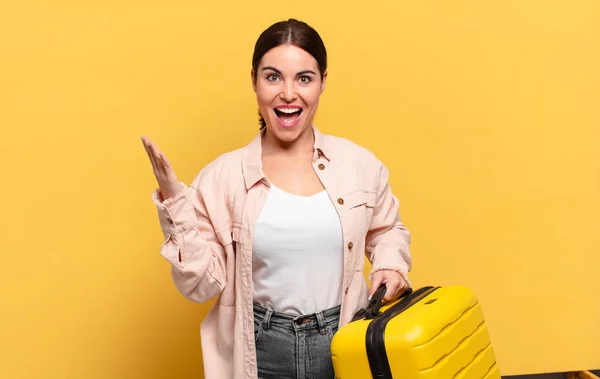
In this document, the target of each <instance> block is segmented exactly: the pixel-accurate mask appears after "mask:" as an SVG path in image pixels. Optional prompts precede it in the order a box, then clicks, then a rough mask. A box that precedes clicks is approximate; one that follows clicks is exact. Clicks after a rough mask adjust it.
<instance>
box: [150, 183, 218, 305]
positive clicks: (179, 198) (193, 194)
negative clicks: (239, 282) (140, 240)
mask: <svg viewBox="0 0 600 379" xmlns="http://www.w3.org/2000/svg"><path fill="white" fill-rule="evenodd" d="M152 200H153V202H154V204H155V205H156V208H157V211H158V219H159V223H160V227H161V230H162V232H163V235H164V242H163V243H162V245H161V248H160V252H161V255H162V256H163V257H164V258H165V259H166V260H167V261H169V263H171V274H172V278H173V282H174V284H175V286H176V287H177V289H178V290H179V292H181V294H183V295H184V296H185V297H186V298H187V299H189V300H192V301H195V302H198V303H202V302H205V301H208V300H210V299H211V298H213V297H214V296H216V295H218V294H219V293H220V292H221V291H222V290H223V288H224V286H225V282H226V268H225V262H226V253H225V248H224V247H223V245H221V243H220V242H219V240H218V238H217V235H216V232H215V229H214V227H213V224H212V222H211V220H210V218H209V217H208V212H207V210H206V206H205V203H204V196H203V193H202V192H201V191H200V190H198V189H197V188H194V187H193V186H186V185H185V184H183V183H182V190H181V191H180V192H179V193H178V194H177V195H175V196H174V197H172V198H169V199H167V200H164V201H162V197H161V195H160V190H158V189H157V190H155V191H154V192H153V193H152Z"/></svg>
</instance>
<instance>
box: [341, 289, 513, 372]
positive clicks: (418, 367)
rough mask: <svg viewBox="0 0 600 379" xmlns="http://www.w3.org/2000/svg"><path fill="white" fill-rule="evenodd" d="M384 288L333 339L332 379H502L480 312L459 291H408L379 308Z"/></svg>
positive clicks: (467, 292) (474, 300)
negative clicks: (334, 378)
mask: <svg viewBox="0 0 600 379" xmlns="http://www.w3.org/2000/svg"><path fill="white" fill-rule="evenodd" d="M384 294H385V286H382V287H381V288H379V289H378V290H377V292H376V293H375V295H373V298H372V299H371V301H370V303H369V305H368V307H367V308H366V309H361V310H360V311H359V312H357V313H356V315H355V316H354V318H353V320H352V321H351V322H350V323H348V324H346V325H344V326H343V327H342V328H340V330H339V331H338V332H337V333H336V334H335V336H334V338H333V340H332V343H331V355H332V361H333V367H334V370H335V377H336V379H368V378H378V379H380V378H381V379H392V378H393V379H501V377H500V372H499V370H498V365H497V364H496V357H495V354H494V350H493V348H492V345H491V342H490V336H489V334H488V330H487V327H486V324H485V320H484V316H483V312H482V310H481V306H480V305H479V302H478V300H477V298H476V296H475V295H474V294H473V292H472V291H471V290H470V289H468V288H466V287H463V286H448V287H433V286H430V287H423V288H420V289H418V290H416V291H413V290H411V289H409V290H408V291H406V292H404V294H403V295H402V296H401V297H400V298H399V299H397V300H395V301H392V302H390V303H387V304H382V298H383V296H384Z"/></svg>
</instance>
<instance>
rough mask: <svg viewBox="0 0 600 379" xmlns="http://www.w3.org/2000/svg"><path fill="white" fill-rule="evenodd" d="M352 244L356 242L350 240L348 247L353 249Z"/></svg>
mask: <svg viewBox="0 0 600 379" xmlns="http://www.w3.org/2000/svg"><path fill="white" fill-rule="evenodd" d="M352 246H354V244H353V243H352V241H350V242H348V249H352Z"/></svg>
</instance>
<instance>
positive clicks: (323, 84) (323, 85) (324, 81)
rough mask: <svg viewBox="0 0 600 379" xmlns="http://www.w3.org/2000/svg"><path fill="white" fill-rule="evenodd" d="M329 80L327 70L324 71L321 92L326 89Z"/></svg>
mask: <svg viewBox="0 0 600 379" xmlns="http://www.w3.org/2000/svg"><path fill="white" fill-rule="evenodd" d="M326 82H327V71H325V72H324V73H323V80H321V93H323V91H325V83H326Z"/></svg>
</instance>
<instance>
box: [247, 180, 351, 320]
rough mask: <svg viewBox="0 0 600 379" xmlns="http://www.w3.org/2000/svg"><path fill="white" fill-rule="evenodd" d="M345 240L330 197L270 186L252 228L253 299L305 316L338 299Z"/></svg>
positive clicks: (336, 302)
mask: <svg viewBox="0 0 600 379" xmlns="http://www.w3.org/2000/svg"><path fill="white" fill-rule="evenodd" d="M343 252H344V249H343V236H342V228H341V224H340V219H339V216H338V214H337V211H336V209H335V206H334V205H333V203H332V201H331V199H330V198H329V195H328V193H327V192H326V191H322V192H320V193H318V194H316V195H313V196H298V195H293V194H290V193H287V192H285V191H283V190H281V189H279V188H277V187H275V186H274V185H272V184H271V190H270V191H269V195H268V198H267V200H266V202H265V204H264V206H263V208H262V210H261V212H260V214H259V216H258V219H257V221H256V224H255V226H254V237H253V255H252V265H253V281H254V301H256V302H257V303H259V304H261V305H262V306H263V307H271V308H272V309H274V310H275V311H279V312H285V313H289V314H294V315H305V314H310V313H314V312H318V311H320V310H325V309H328V308H332V307H335V306H337V305H339V304H340V303H341V300H342V275H343V274H342V273H343Z"/></svg>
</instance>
